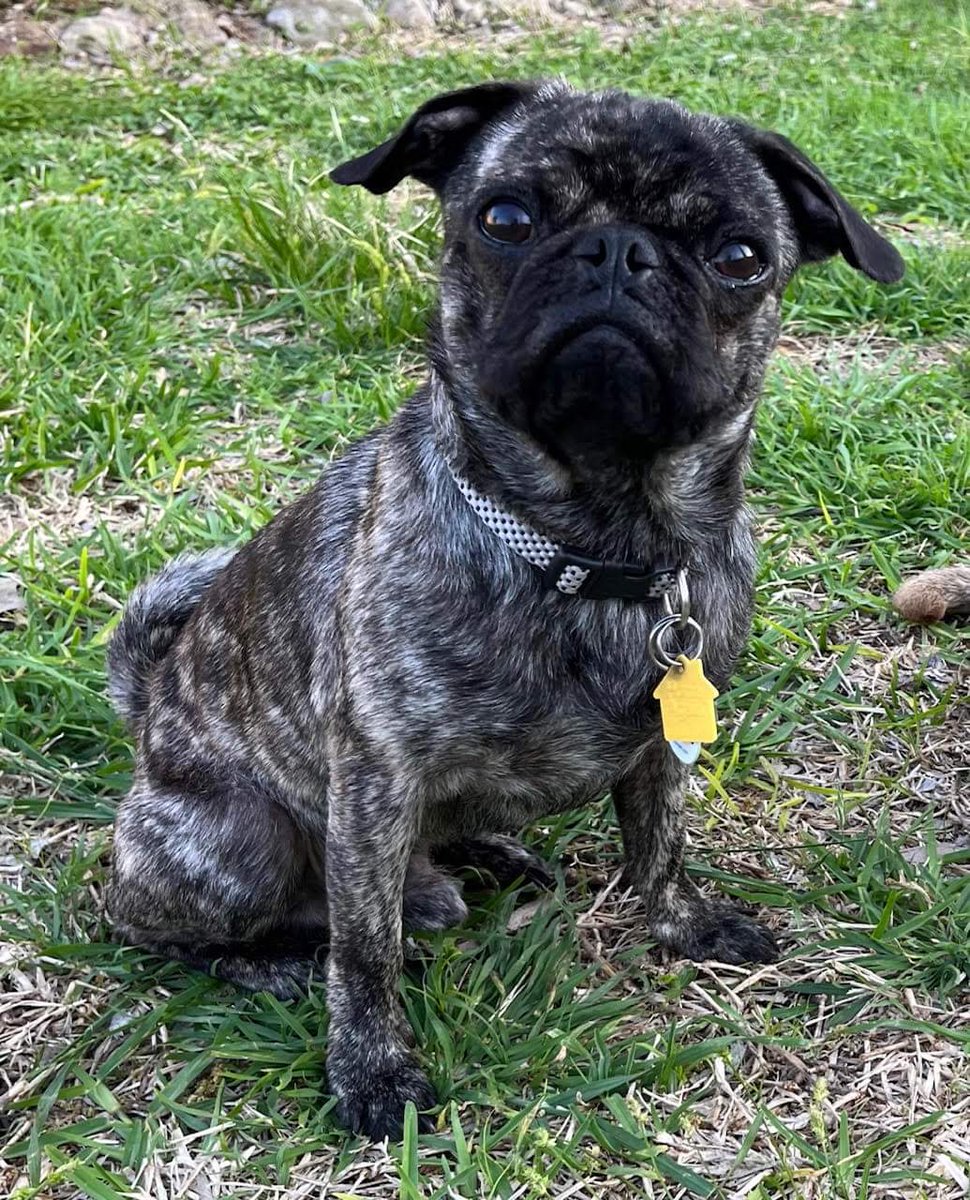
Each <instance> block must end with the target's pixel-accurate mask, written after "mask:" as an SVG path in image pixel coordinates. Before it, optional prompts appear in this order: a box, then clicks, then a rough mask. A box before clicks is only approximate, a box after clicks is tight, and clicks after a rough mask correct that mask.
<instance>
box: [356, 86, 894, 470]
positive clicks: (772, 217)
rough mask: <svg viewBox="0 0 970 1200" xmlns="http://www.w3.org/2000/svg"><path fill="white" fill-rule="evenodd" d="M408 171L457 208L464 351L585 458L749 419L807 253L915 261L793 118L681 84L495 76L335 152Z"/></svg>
mask: <svg viewBox="0 0 970 1200" xmlns="http://www.w3.org/2000/svg"><path fill="white" fill-rule="evenodd" d="M405 176H412V177H413V178H415V179H417V180H420V181H421V182H423V183H426V184H429V185H430V186H431V187H433V188H434V189H435V190H436V191H437V193H438V195H439V197H440V199H441V202H442V205H443V210H444V221H445V246H444V256H443V263H442V279H441V306H440V315H439V323H440V327H439V331H438V338H439V347H438V350H439V355H438V356H439V358H440V359H441V360H442V361H441V366H442V368H443V369H444V370H445V371H446V372H450V374H451V377H452V382H453V383H455V384H456V385H459V386H461V387H462V388H463V389H464V390H465V391H470V392H471V393H472V394H473V395H475V396H476V397H478V398H479V402H481V403H484V404H487V405H489V406H491V407H492V408H494V409H495V410H496V411H498V412H499V413H500V414H501V415H502V416H503V417H504V418H505V419H506V420H507V421H508V422H510V423H511V424H513V425H514V426H516V427H518V428H519V429H521V430H523V431H525V432H527V433H528V434H529V435H531V436H532V437H533V438H535V439H536V440H537V441H538V442H539V443H540V444H541V445H542V446H543V448H544V449H545V450H547V451H548V452H550V453H552V454H553V455H555V456H556V457H557V458H558V459H559V460H560V461H562V462H563V463H565V464H569V465H571V466H573V467H582V466H585V467H587V468H593V469H595V468H596V466H597V464H602V463H603V462H606V461H616V459H617V458H618V457H620V458H634V459H637V460H641V459H645V458H649V457H650V456H651V455H653V454H655V453H657V452H658V451H661V450H665V449H670V448H673V447H677V446H683V445H687V444H689V443H691V442H693V441H695V440H697V439H699V438H702V437H704V436H706V435H709V434H710V433H711V432H712V430H713V431H714V432H715V433H716V432H717V430H718V429H719V428H720V427H722V426H723V427H725V428H727V429H731V428H740V427H742V426H744V425H745V424H746V414H748V413H749V411H750V410H751V409H752V407H753V405H754V402H755V400H756V398H757V393H758V390H759V386H760V383H761V379H762V375H763V372H764V367H765V363H766V361H767V358H768V355H769V353H770V351H771V348H772V346H773V345H774V342H775V339H776V336H777V331H778V314H779V305H780V299H781V295H782V292H783V291H784V288H785V285H786V284H787V283H788V281H789V279H790V278H791V276H792V274H793V273H794V271H795V270H796V269H797V268H798V267H799V266H800V265H801V264H802V263H805V262H813V261H817V260H820V259H823V258H826V257H829V256H830V255H833V254H842V255H843V257H844V258H845V259H846V260H847V261H848V262H849V263H851V265H852V266H853V267H855V268H857V269H858V270H860V271H863V272H865V273H866V274H867V275H869V276H871V277H872V278H873V279H877V280H880V281H882V282H891V281H893V280H896V279H899V278H900V277H901V275H902V273H903V265H902V260H901V259H900V257H899V255H898V254H897V252H896V251H895V250H894V249H893V247H892V246H891V245H890V244H889V243H888V242H886V241H885V240H884V239H883V238H882V237H880V236H879V235H878V234H877V233H876V232H875V230H873V229H872V228H871V226H869V225H868V224H866V222H865V221H864V220H863V219H862V217H861V216H860V215H859V213H858V212H856V210H855V209H854V208H852V206H851V205H850V204H848V203H847V202H846V200H845V199H843V197H842V196H841V195H839V193H838V192H837V191H836V190H835V188H833V187H832V185H831V184H830V183H829V182H828V180H827V179H826V178H825V176H824V175H823V174H822V173H821V172H820V171H819V170H818V168H817V167H816V166H814V165H813V164H812V163H811V162H810V161H809V160H808V159H807V158H806V157H805V156H804V155H803V154H802V153H801V152H800V151H799V150H798V149H797V148H796V147H795V146H793V145H792V144H791V143H790V142H789V141H787V140H786V139H785V138H783V137H781V136H780V135H778V134H775V133H768V132H765V131H763V130H760V129H755V128H753V127H751V126H748V125H746V124H744V123H743V122H741V121H736V120H726V119H722V118H718V117H711V116H702V115H696V114H693V113H690V112H688V111H687V110H686V109H684V108H682V107H681V106H680V105H678V104H675V103H672V102H670V101H664V100H644V99H637V98H635V97H631V96H628V95H626V94H624V93H622V92H616V91H608V92H598V93H582V92H576V91H574V90H572V89H571V88H569V87H568V86H567V85H565V84H563V83H558V82H553V83H539V84H536V83H490V84H485V85H483V86H480V87H474V88H469V89H467V90H465V91H459V92H453V93H450V94H448V95H445V96H439V97H437V98H436V99H434V100H431V101H429V102H428V103H427V104H425V105H424V106H423V107H422V108H420V109H419V110H418V111H417V112H416V113H415V114H414V116H413V117H412V118H411V119H410V120H409V121H408V123H407V124H406V125H405V126H404V128H403V129H402V130H401V131H400V133H398V134H397V136H396V137H394V138H392V139H391V140H390V141H387V142H385V143H384V144H383V145H381V146H378V147H377V148H376V149H374V150H371V151H370V152H369V153H368V154H365V155H363V156H362V157H360V158H357V159H354V160H353V161H351V162H348V163H345V164H343V165H342V166H340V167H338V168H337V169H336V170H335V171H333V173H332V178H333V179H334V180H335V181H336V182H337V183H344V184H362V185H363V186H365V187H367V188H369V189H370V190H371V191H372V192H377V193H382V192H386V191H388V190H389V189H390V188H392V187H394V186H395V184H397V183H398V182H399V181H400V180H401V179H403V178H404V177H405Z"/></svg>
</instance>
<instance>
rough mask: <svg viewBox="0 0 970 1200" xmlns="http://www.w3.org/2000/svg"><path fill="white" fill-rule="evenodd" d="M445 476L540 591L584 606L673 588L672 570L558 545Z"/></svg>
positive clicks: (654, 596) (652, 596) (658, 595)
mask: <svg viewBox="0 0 970 1200" xmlns="http://www.w3.org/2000/svg"><path fill="white" fill-rule="evenodd" d="M451 475H452V478H453V479H454V481H455V483H456V484H457V485H458V490H459V491H460V492H461V494H462V495H463V496H464V497H465V499H466V500H467V501H468V503H469V504H470V505H471V507H472V508H473V509H474V510H475V512H476V513H477V514H478V516H479V518H480V520H481V522H482V524H483V525H485V526H486V527H487V528H488V529H490V530H491V531H492V532H493V533H494V534H496V535H497V536H498V537H499V538H501V539H502V541H503V542H504V543H505V544H506V546H508V547H509V549H510V550H514V551H515V553H516V554H518V556H519V557H520V558H524V559H525V561H526V562H528V563H531V565H532V566H533V567H535V568H536V570H537V571H538V572H539V576H540V579H541V581H542V585H543V587H546V588H549V589H551V590H553V591H557V592H561V593H562V594H563V595H566V596H580V597H581V598H582V599H584V600H639V601H641V602H642V601H645V600H661V599H663V597H664V596H667V595H668V594H669V593H670V592H671V591H673V590H674V589H675V588H676V587H677V577H678V571H679V568H678V566H677V565H676V564H673V563H671V564H670V565H666V564H664V565H662V566H653V567H647V566H644V565H643V563H635V562H613V561H610V560H609V559H605V558H593V557H591V556H590V555H588V554H584V553H583V552H582V551H580V550H577V549H575V548H574V547H572V546H566V545H560V544H559V543H558V542H553V541H550V540H549V538H547V537H545V536H544V535H543V534H541V533H539V532H537V531H536V530H535V529H532V528H531V527H530V526H528V525H526V524H525V523H524V522H522V521H520V520H519V519H518V517H513V516H512V514H511V513H508V512H506V511H505V510H504V509H501V508H499V506H498V505H497V504H496V503H495V501H494V500H490V499H489V498H488V496H483V495H482V493H481V492H479V491H478V490H477V489H476V488H474V487H472V485H471V484H470V483H469V482H468V480H467V479H464V478H462V476H461V475H459V474H457V473H456V472H455V471H452V472H451Z"/></svg>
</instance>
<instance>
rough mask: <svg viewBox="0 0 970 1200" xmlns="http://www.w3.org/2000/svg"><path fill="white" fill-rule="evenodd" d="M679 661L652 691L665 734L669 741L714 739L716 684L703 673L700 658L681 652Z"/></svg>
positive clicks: (715, 732) (715, 728)
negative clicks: (657, 702) (657, 704)
mask: <svg viewBox="0 0 970 1200" xmlns="http://www.w3.org/2000/svg"><path fill="white" fill-rule="evenodd" d="M678 662H679V665H678V666H675V667H671V668H670V670H669V671H668V672H667V674H666V675H665V676H664V677H663V679H661V681H660V682H659V683H658V684H657V687H656V689H655V691H654V693H653V698H654V699H655V700H659V701H660V719H661V721H662V722H663V731H664V738H665V739H666V740H667V741H668V742H713V741H714V739H715V738H716V737H717V715H716V714H715V712H714V699H715V697H716V696H717V694H718V691H717V688H716V687H715V686H714V684H713V683H711V681H710V680H709V679H708V678H707V677H706V676H705V675H704V666H703V664H702V663H701V660H700V659H699V658H687V656H686V655H684V654H682V655H681V656H680V658H679V660H678Z"/></svg>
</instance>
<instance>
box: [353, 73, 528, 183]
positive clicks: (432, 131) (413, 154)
mask: <svg viewBox="0 0 970 1200" xmlns="http://www.w3.org/2000/svg"><path fill="white" fill-rule="evenodd" d="M536 88H537V85H536V84H533V83H483V84H479V85H478V86H477V87H471V88H464V89H463V90H462V91H458V92H446V93H445V94H444V95H443V96H436V97H435V98H434V99H433V100H429V101H428V102H427V104H423V105H422V106H421V107H420V108H419V109H418V111H417V112H416V113H415V114H414V116H413V117H412V118H411V119H410V120H409V121H408V123H407V124H406V125H405V126H404V128H403V129H402V130H401V132H400V133H398V134H397V135H396V136H395V137H392V138H391V139H390V140H389V141H387V142H384V143H383V144H382V145H380V146H377V147H375V149H373V150H368V152H367V153H366V154H362V155H361V156H360V158H352V159H351V160H350V161H349V162H345V163H342V164H341V165H340V166H339V167H335V168H334V169H333V170H332V171H331V172H330V178H331V179H332V180H333V181H334V183H344V184H354V183H359V184H361V185H362V186H363V187H365V188H367V189H368V190H369V191H371V192H374V193H375V194H377V195H381V194H383V193H384V192H389V191H390V190H391V188H392V187H395V186H396V185H397V184H398V183H400V182H401V180H402V179H403V178H404V177H405V175H410V176H411V177H412V178H414V179H417V180H418V181H419V182H420V183H426V184H427V185H428V186H429V187H432V188H434V189H435V191H440V190H441V188H442V186H443V184H444V182H445V180H446V179H447V178H448V175H449V174H450V173H451V172H452V171H453V170H454V168H455V167H456V166H457V164H458V163H459V162H460V160H461V157H462V155H463V154H464V152H465V150H466V148H467V146H468V144H469V142H471V140H472V138H474V137H475V135H476V134H478V133H480V132H481V131H482V129H484V128H485V126H486V125H487V124H488V123H489V122H490V121H494V120H495V119H496V117H499V116H501V115H502V114H503V113H504V112H506V111H507V110H508V109H510V108H513V107H514V106H515V105H516V104H519V103H520V102H521V101H523V100H527V99H528V98H529V97H530V96H531V95H533V94H534V93H535V91H536Z"/></svg>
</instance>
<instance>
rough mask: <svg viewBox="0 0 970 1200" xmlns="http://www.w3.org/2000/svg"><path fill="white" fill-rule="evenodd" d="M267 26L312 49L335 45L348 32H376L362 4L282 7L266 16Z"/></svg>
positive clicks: (329, 1) (331, 1) (344, 1)
mask: <svg viewBox="0 0 970 1200" xmlns="http://www.w3.org/2000/svg"><path fill="white" fill-rule="evenodd" d="M266 24H267V25H271V26H272V27H273V28H274V29H278V30H279V31H280V33H281V34H282V35H283V36H284V37H285V38H286V39H287V41H290V42H296V43H297V44H298V45H301V46H312V45H315V44H316V43H317V42H332V41H334V40H335V39H336V38H337V37H338V36H339V35H340V34H341V33H343V32H344V31H345V30H347V29H354V28H358V29H359V28H361V27H363V28H365V29H373V28H374V26H375V25H376V24H377V22H376V20H375V18H374V14H373V13H372V12H371V11H370V9H368V8H365V7H364V5H363V3H362V2H361V0H326V3H322V4H319V3H318V4H308V3H300V2H295V3H292V4H279V5H277V6H276V8H274V9H271V10H270V12H268V13H267V14H266Z"/></svg>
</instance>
